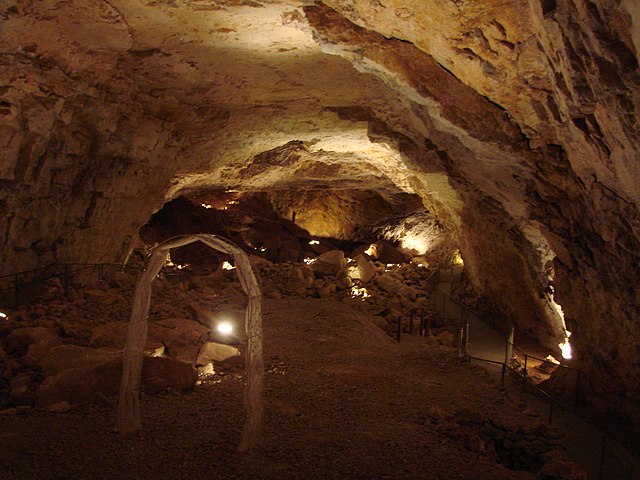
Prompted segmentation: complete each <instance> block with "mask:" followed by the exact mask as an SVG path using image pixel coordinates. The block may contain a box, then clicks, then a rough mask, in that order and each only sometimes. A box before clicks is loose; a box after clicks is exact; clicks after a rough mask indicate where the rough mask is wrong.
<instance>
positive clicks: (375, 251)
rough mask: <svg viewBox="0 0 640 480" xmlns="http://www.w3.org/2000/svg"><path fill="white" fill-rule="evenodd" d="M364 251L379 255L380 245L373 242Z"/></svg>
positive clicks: (371, 255)
mask: <svg viewBox="0 0 640 480" xmlns="http://www.w3.org/2000/svg"><path fill="white" fill-rule="evenodd" d="M364 253H366V254H367V255H369V256H370V257H377V256H378V247H376V244H375V243H372V244H371V245H369V248H367V249H366V250H365V251H364Z"/></svg>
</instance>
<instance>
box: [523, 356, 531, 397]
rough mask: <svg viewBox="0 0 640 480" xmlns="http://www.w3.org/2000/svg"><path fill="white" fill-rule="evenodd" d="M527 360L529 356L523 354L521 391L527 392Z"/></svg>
mask: <svg viewBox="0 0 640 480" xmlns="http://www.w3.org/2000/svg"><path fill="white" fill-rule="evenodd" d="M528 360H529V355H527V354H526V353H525V354H524V370H523V371H522V390H524V391H526V390H527V362H528Z"/></svg>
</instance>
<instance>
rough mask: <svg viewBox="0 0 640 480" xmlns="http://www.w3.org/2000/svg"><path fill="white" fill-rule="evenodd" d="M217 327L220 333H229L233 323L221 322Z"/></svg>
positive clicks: (231, 330)
mask: <svg viewBox="0 0 640 480" xmlns="http://www.w3.org/2000/svg"><path fill="white" fill-rule="evenodd" d="M217 329H218V332H220V333H221V334H223V335H229V334H230V333H231V332H233V325H231V323H229V322H221V323H219V324H218V327H217Z"/></svg>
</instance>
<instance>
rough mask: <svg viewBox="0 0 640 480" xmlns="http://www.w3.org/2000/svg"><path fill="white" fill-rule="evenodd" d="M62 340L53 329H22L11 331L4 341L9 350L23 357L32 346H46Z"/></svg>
mask: <svg viewBox="0 0 640 480" xmlns="http://www.w3.org/2000/svg"><path fill="white" fill-rule="evenodd" d="M61 341H62V340H61V339H60V337H58V333H57V332H56V330H55V329H53V328H44V327H23V328H17V329H15V330H13V331H12V332H11V333H10V334H9V335H8V336H7V339H6V344H7V347H8V348H9V350H11V351H14V352H16V353H17V354H18V355H25V354H26V353H27V351H28V350H29V347H30V346H32V345H48V344H52V343H55V342H58V343H60V342H61Z"/></svg>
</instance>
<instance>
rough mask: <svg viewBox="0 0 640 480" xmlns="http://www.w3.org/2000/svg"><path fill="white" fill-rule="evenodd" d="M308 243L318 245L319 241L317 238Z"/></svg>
mask: <svg viewBox="0 0 640 480" xmlns="http://www.w3.org/2000/svg"><path fill="white" fill-rule="evenodd" d="M309 245H320V242H319V241H318V240H311V241H310V242H309Z"/></svg>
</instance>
